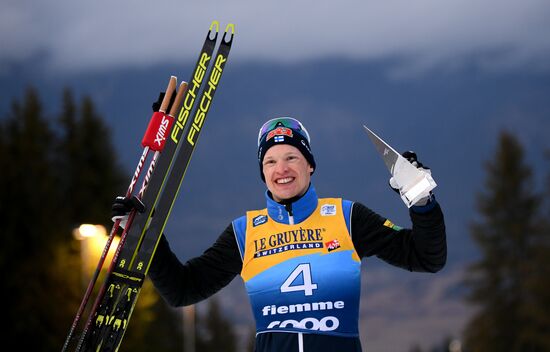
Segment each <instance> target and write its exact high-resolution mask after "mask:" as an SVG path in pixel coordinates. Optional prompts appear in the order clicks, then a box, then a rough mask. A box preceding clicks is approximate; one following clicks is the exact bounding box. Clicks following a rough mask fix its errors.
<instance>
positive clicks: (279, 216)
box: [265, 184, 318, 225]
mask: <svg viewBox="0 0 550 352" xmlns="http://www.w3.org/2000/svg"><path fill="white" fill-rule="evenodd" d="M265 198H266V201H267V213H268V214H269V217H270V218H272V219H273V220H275V221H276V222H278V223H282V224H287V225H288V224H291V223H292V222H291V219H292V218H293V219H292V220H293V223H294V224H298V223H301V222H302V221H304V220H305V219H307V218H308V217H309V216H310V215H311V214H312V213H313V212H314V211H315V209H316V208H317V203H318V199H317V192H315V188H314V187H313V185H311V184H310V185H309V188H308V190H307V192H306V193H305V194H304V195H303V196H301V197H300V198H298V199H296V200H294V201H293V202H292V203H289V204H281V203H277V202H276V201H274V200H273V198H271V193H270V192H269V191H266V192H265Z"/></svg>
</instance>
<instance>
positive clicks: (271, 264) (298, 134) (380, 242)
mask: <svg viewBox="0 0 550 352" xmlns="http://www.w3.org/2000/svg"><path fill="white" fill-rule="evenodd" d="M404 155H405V156H406V157H408V158H409V160H410V161H412V162H414V163H416V165H418V166H419V167H421V166H422V165H421V164H420V163H418V161H417V160H416V155H414V154H413V153H408V154H404ZM258 161H259V166H260V175H261V178H262V180H263V181H264V182H265V184H266V186H267V191H266V193H265V198H266V203H267V206H266V208H265V209H261V210H254V211H249V212H247V213H246V215H244V216H242V217H240V218H238V219H236V220H234V221H233V222H232V223H231V224H230V225H229V226H228V227H227V228H226V229H225V231H224V232H223V233H222V234H221V235H220V236H219V238H218V239H217V241H216V242H215V243H214V244H213V245H212V247H210V248H209V249H207V250H206V251H205V252H204V253H203V254H202V255H201V256H199V257H197V258H194V259H191V260H189V261H188V262H187V263H185V264H182V263H181V262H180V261H179V260H178V259H177V258H176V256H175V255H174V253H172V251H171V250H170V247H169V245H168V242H167V240H166V238H165V237H164V236H162V238H161V240H160V243H159V246H158V248H157V252H156V254H155V258H154V260H153V263H152V265H151V268H150V271H149V275H150V277H151V279H152V281H153V283H154V285H155V286H156V288H157V290H158V291H159V292H160V294H161V295H162V296H163V297H164V298H165V300H166V301H167V302H168V303H170V304H171V305H174V306H182V305H189V304H193V303H196V302H199V301H201V300H203V299H206V298H208V297H209V296H211V295H213V294H214V293H216V292H217V291H218V290H220V289H221V288H223V287H224V286H226V285H227V284H228V283H229V282H230V281H231V280H233V278H234V277H235V276H236V275H241V277H242V278H243V280H244V282H245V285H246V289H247V292H248V294H249V298H250V302H251V305H252V310H253V313H254V317H255V320H256V331H257V335H256V351H300V352H301V351H307V352H309V351H361V343H360V340H359V333H358V312H359V299H360V269H361V268H360V266H361V258H363V257H368V256H372V255H376V256H378V257H379V258H381V259H383V260H384V261H386V262H388V263H390V264H392V265H395V266H399V267H402V268H405V269H407V270H410V271H423V272H436V271H438V270H440V269H441V268H442V267H443V266H444V264H445V261H446V251H447V250H446V238H445V225H444V220H443V214H442V212H441V208H440V206H439V205H438V203H437V201H436V200H435V198H434V197H433V195H432V194H429V195H426V197H425V198H423V199H421V200H420V201H418V202H417V204H416V205H414V206H413V207H411V209H410V216H411V220H412V224H413V227H412V229H402V228H400V227H398V226H395V225H394V224H393V223H392V222H391V221H389V220H388V219H386V218H383V217H381V216H379V215H377V214H375V213H374V212H373V211H371V210H370V209H369V208H367V207H365V206H364V205H362V204H360V203H354V202H351V201H348V200H342V199H340V198H318V196H317V194H316V192H315V188H314V187H313V185H312V184H311V175H312V174H313V172H314V171H315V167H316V164H315V159H314V157H313V154H312V152H311V148H310V137H309V134H308V132H307V130H306V129H305V128H304V126H303V125H302V124H301V123H300V122H299V121H298V120H295V119H293V118H288V117H282V118H276V119H272V120H269V121H268V122H266V123H265V124H264V125H263V126H262V128H261V129H260V132H259V135H258ZM126 204H128V203H126ZM121 208H123V211H121ZM114 209H116V210H117V211H118V212H117V214H118V215H121V214H125V213H127V212H128V210H129V209H127V208H124V207H123V206H121V204H117V203H115V206H114ZM117 214H115V215H117Z"/></svg>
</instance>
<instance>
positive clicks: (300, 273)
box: [281, 263, 317, 296]
mask: <svg viewBox="0 0 550 352" xmlns="http://www.w3.org/2000/svg"><path fill="white" fill-rule="evenodd" d="M316 289H317V284H314V283H313V281H312V279H311V267H310V265H309V263H305V264H300V265H298V266H297V267H296V269H294V270H293V271H292V273H291V274H290V275H289V276H288V278H287V279H286V280H285V282H283V284H282V285H281V292H282V293H286V292H296V291H304V295H305V296H312V295H313V290H316Z"/></svg>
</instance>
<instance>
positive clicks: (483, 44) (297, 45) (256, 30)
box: [0, 0, 550, 70]
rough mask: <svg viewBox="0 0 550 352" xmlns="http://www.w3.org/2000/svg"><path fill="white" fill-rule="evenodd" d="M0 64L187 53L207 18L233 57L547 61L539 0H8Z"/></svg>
mask: <svg viewBox="0 0 550 352" xmlns="http://www.w3.org/2000/svg"><path fill="white" fill-rule="evenodd" d="M2 7H3V8H2V12H1V13H0V41H1V42H2V44H3V45H2V47H3V50H2V51H1V52H0V64H1V63H3V64H6V63H13V62H17V61H19V60H25V59H29V58H32V57H36V56H38V57H40V58H41V60H45V62H46V63H47V64H48V65H50V66H51V67H54V68H58V69H64V70H65V69H101V68H106V67H124V66H145V65H151V64H156V63H167V62H169V63H174V62H181V61H182V60H194V58H195V56H196V54H197V51H198V50H199V48H200V46H201V42H202V40H203V38H204V37H205V34H206V31H207V28H208V26H209V24H210V22H211V20H213V19H218V20H220V22H222V23H223V24H225V23H228V22H233V23H235V24H236V28H237V38H236V41H235V48H234V53H233V54H232V55H234V56H235V57H238V58H239V59H240V60H248V59H250V60H269V61H274V62H283V63H289V62H290V63H292V62H297V61H304V60H310V59H315V58H322V57H343V58H349V59H357V60H382V59H387V58H392V59H398V61H399V62H400V66H402V67H404V68H405V69H406V70H410V69H411V68H412V69H417V70H423V69H426V68H431V67H434V66H436V67H437V66H442V67H453V66H456V65H462V64H464V63H465V62H471V61H472V60H474V62H475V63H476V64H478V65H480V66H483V67H486V68H489V69H492V68H518V67H519V68H525V67H529V68H536V69H547V68H548V64H547V62H550V61H549V60H548V59H549V58H550V36H548V35H547V34H548V33H550V21H548V18H550V16H549V15H550V4H549V3H548V2H547V1H545V0H525V1H515V0H485V1H479V0H448V1H441V0H415V1H406V0H387V1H383V2H382V1H373V0H369V1H361V0H341V1H339V2H337V3H336V2H320V1H313V0H302V1H292V0H279V1H270V2H266V1H249V0H234V1H222V0H211V1H193V2H192V1H181V0H179V1H177V0H166V1H158V2H150V1H148V2H145V1H130V0H119V1H106V0H98V1H93V2H74V1H69V0H60V1H55V2H42V1H37V0H27V1H15V0H8V1H7V3H6V4H3V5H2Z"/></svg>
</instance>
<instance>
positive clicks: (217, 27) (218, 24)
mask: <svg viewBox="0 0 550 352" xmlns="http://www.w3.org/2000/svg"><path fill="white" fill-rule="evenodd" d="M214 27H215V28H216V32H218V31H219V30H220V22H219V21H217V20H213V21H212V23H211V24H210V31H211V32H212V29H214Z"/></svg>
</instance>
